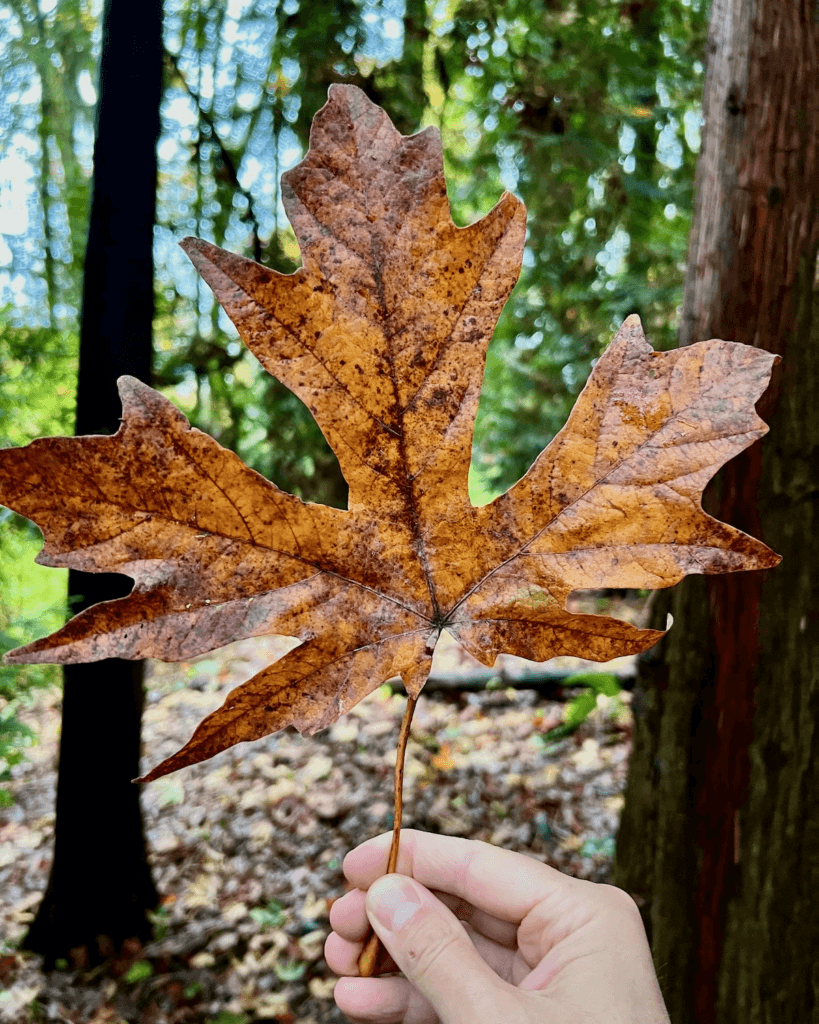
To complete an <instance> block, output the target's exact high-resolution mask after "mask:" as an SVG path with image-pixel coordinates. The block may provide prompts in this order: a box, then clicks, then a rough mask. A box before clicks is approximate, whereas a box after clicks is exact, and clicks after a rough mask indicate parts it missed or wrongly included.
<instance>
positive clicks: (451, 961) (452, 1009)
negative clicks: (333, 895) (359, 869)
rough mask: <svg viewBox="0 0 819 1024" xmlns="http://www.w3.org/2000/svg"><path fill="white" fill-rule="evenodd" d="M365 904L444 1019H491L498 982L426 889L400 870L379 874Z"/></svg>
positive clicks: (499, 996)
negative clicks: (400, 873) (396, 872)
mask: <svg viewBox="0 0 819 1024" xmlns="http://www.w3.org/2000/svg"><path fill="white" fill-rule="evenodd" d="M366 908H367V916H368V917H369V919H370V923H371V924H372V926H373V930H374V931H375V932H376V934H377V935H378V937H379V939H381V941H382V942H383V944H384V945H385V946H386V948H387V950H388V951H389V953H390V955H391V956H392V958H393V960H395V962H396V964H397V965H398V967H399V968H400V970H401V971H402V972H403V974H404V977H405V978H406V979H407V980H408V981H409V982H411V983H412V984H413V985H414V986H415V987H416V988H417V989H418V990H419V991H420V992H421V994H422V995H424V996H426V998H427V999H428V1000H429V1002H430V1003H431V1004H432V1006H433V1008H434V1009H435V1012H436V1013H437V1014H438V1016H439V1018H440V1019H441V1021H442V1022H443V1024H462V1022H469V1024H474V1021H476V1020H487V1021H488V1020H494V1019H495V1017H494V1016H493V1015H492V1013H491V1010H492V1009H493V1008H494V1007H493V1004H500V1003H501V1002H502V1001H503V1000H504V995H505V994H504V993H503V992H502V989H503V987H504V986H503V983H502V982H501V980H500V979H499V978H498V976H497V975H496V974H495V973H494V971H492V970H491V968H490V967H489V966H488V965H487V964H486V963H485V962H484V961H483V960H482V959H481V957H480V955H479V954H478V952H477V950H476V949H475V947H474V946H473V945H472V942H471V940H470V938H469V935H468V933H467V931H466V929H465V928H464V926H463V925H462V924H461V922H460V921H459V920H458V919H457V917H455V915H454V914H453V913H452V911H451V910H449V908H448V907H445V906H444V904H443V903H441V902H440V900H437V899H436V898H435V897H434V896H433V895H432V893H431V892H429V890H427V889H425V888H424V887H423V886H422V885H420V884H419V883H418V882H416V881H415V880H414V879H412V878H408V877H406V876H405V875H395V874H391V875H384V876H383V877H381V878H379V879H377V880H376V881H375V882H373V884H372V885H371V886H370V888H369V890H368V892H367V903H366ZM498 1008H499V1009H500V1006H499V1007H498ZM498 1019H499V1020H501V1019H503V1018H502V1017H500V1016H499V1017H498Z"/></svg>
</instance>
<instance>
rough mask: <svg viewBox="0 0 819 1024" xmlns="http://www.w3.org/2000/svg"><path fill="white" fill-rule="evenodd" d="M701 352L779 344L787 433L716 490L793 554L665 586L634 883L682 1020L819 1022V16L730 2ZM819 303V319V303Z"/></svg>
mask: <svg viewBox="0 0 819 1024" xmlns="http://www.w3.org/2000/svg"><path fill="white" fill-rule="evenodd" d="M708 62H709V63H708V69H707V75H706V82H705V96H704V101H703V107H704V112H705V131H704V135H703V150H702V153H701V156H700V162H699V168H698V173H697V203H696V208H695V216H694V225H693V228H692V235H691V245H690V252H689V263H688V274H687V278H686V294H685V302H684V307H683V323H682V327H681V338H680V341H681V344H688V343H691V342H695V341H699V340H704V339H707V338H712V337H718V338H727V339H730V340H734V341H740V342H744V343H746V344H749V345H758V346H760V347H762V348H766V349H768V350H770V351H774V352H777V353H779V354H780V355H781V356H782V357H783V361H782V363H781V364H780V366H779V367H777V369H776V371H775V374H774V379H773V383H772V386H771V388H770V390H769V391H768V392H767V394H766V395H765V396H763V398H762V400H761V401H760V403H759V412H760V415H762V416H763V418H764V419H766V420H767V422H768V423H769V424H770V427H771V433H770V435H769V436H768V437H767V438H765V439H764V440H763V441H762V442H761V443H757V444H755V445H753V446H752V447H751V448H750V449H748V450H747V451H746V452H745V453H743V455H742V456H740V457H739V458H737V459H734V460H733V462H731V463H729V465H728V466H727V467H726V469H725V471H724V472H723V473H722V474H721V476H720V478H719V480H718V481H717V482H716V484H715V486H714V487H712V488H711V489H710V490H709V492H708V493H707V495H706V506H707V507H708V509H709V511H711V512H712V513H713V514H715V515H717V516H719V518H720V519H724V520H727V521H728V522H730V523H732V524H734V525H736V526H739V527H740V528H742V529H744V530H746V531H748V532H750V533H753V534H754V535H755V536H758V537H761V538H762V539H763V540H765V542H766V543H768V544H769V545H770V546H771V547H773V548H774V550H776V551H778V552H779V553H780V554H781V555H782V556H783V562H782V564H781V565H780V566H779V567H778V568H776V569H774V570H772V571H769V572H765V573H736V574H732V575H730V576H723V577H708V578H707V579H703V578H702V577H697V578H694V579H691V580H688V581H686V583H685V584H684V585H682V586H680V587H679V588H678V589H677V591H676V592H675V593H674V594H673V595H669V594H668V593H667V592H665V593H663V594H660V595H658V597H659V598H660V600H658V602H657V605H656V606H655V610H656V616H655V621H659V620H664V618H665V612H666V611H667V610H669V609H670V610H671V611H672V613H673V615H674V628H673V630H672V632H671V634H670V635H669V637H668V639H667V640H666V641H665V642H664V643H663V644H662V645H661V646H660V647H659V648H657V649H655V651H653V652H650V654H649V655H648V656H647V657H646V658H644V659H642V662H641V666H640V671H639V674H638V681H637V686H636V689H635V696H634V701H633V706H634V710H635V749H634V753H633V756H632V761H631V766H630V774H629V782H628V790H627V794H626V805H625V809H624V813H623V820H622V825H621V830H620V836H619V838H618V846H617V865H616V872H615V880H616V882H617V884H618V885H620V886H622V887H623V888H624V889H626V890H628V891H629V892H631V893H632V894H633V895H635V897H636V898H637V900H638V902H639V903H641V905H642V910H643V913H644V917H645V921H646V925H647V928H648V930H649V934H650V936H651V939H652V948H653V952H654V957H655V963H656V964H657V969H658V973H659V976H660V981H661V984H662V986H663V989H664V993H665V996H666V1001H667V1004H668V1008H669V1012H670V1014H671V1018H672V1020H673V1021H674V1024H694V1022H696V1024H715V1022H719V1024H756V1022H770V1024H781V1022H784V1021H788V1022H790V1021H794V1022H796V1021H799V1022H800V1024H809V1022H811V1021H813V1022H817V1021H819V1000H817V988H818V983H819V969H817V963H819V960H817V950H819V915H817V913H816V892H817V890H819V804H818V803H817V801H816V793H817V791H819V617H817V611H816V609H817V607H819V577H818V576H817V573H816V566H817V565H819V516H818V515H817V496H819V416H818V415H817V396H819V302H817V292H816V255H817V248H819V19H817V15H816V5H815V3H814V2H813V0H714V3H713V6H712V11H711V27H710V31H709V42H708ZM815 314H816V315H815Z"/></svg>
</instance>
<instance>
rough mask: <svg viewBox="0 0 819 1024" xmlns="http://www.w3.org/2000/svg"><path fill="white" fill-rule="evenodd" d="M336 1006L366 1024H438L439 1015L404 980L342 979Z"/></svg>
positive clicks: (338, 985)
mask: <svg viewBox="0 0 819 1024" xmlns="http://www.w3.org/2000/svg"><path fill="white" fill-rule="evenodd" d="M333 997H334V999H335V1001H336V1006H337V1007H338V1008H339V1010H341V1012H342V1013H345V1014H346V1015H347V1016H348V1017H352V1018H353V1019H354V1020H357V1021H364V1022H366V1024H437V1021H438V1016H437V1014H436V1013H435V1011H434V1010H433V1008H432V1006H431V1005H430V1004H429V1002H427V1000H426V999H424V997H423V996H422V995H421V994H420V992H418V991H415V990H413V989H412V987H411V986H410V984H409V982H408V981H407V980H406V979H405V978H341V979H340V980H339V981H338V982H337V983H336V987H335V989H334V991H333Z"/></svg>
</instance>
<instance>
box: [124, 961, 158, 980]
mask: <svg viewBox="0 0 819 1024" xmlns="http://www.w3.org/2000/svg"><path fill="white" fill-rule="evenodd" d="M153 973H154V968H153V964H152V963H151V961H150V960H137V961H136V963H133V964H131V966H130V967H129V968H128V971H127V973H126V975H125V980H126V981H127V982H128V983H129V984H131V985H133V984H134V983H136V982H137V981H145V979H146V978H150V977H151V976H152V975H153Z"/></svg>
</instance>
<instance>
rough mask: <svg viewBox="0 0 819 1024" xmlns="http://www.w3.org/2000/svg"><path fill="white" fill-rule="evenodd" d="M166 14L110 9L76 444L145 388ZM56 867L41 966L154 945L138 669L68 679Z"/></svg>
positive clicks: (155, 9) (78, 578) (93, 587)
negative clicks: (122, 390) (119, 388)
mask: <svg viewBox="0 0 819 1024" xmlns="http://www.w3.org/2000/svg"><path fill="white" fill-rule="evenodd" d="M161 40H162V4H161V0H146V2H144V3H141V4H140V5H139V10H138V12H136V11H135V8H134V7H133V5H132V4H128V3H126V2H125V0H106V5H105V11H104V14H103V44H102V59H101V67H100V88H99V105H98V108H97V134H96V143H95V147H94V182H93V190H92V204H91V218H90V226H89V235H88V248H87V251H86V259H85V275H84V282H83V304H82V323H81V332H80V371H79V382H78V390H77V423H76V432H77V433H78V434H89V433H113V432H115V431H116V430H117V428H118V421H119V417H120V413H121V407H120V404H119V401H118V398H117V392H116V379H117V377H119V376H120V375H121V374H124V373H129V374H133V375H134V376H136V377H139V378H141V379H142V380H148V379H149V378H150V369H151V325H152V320H153V255H152V246H153V225H154V214H155V203H156V141H157V137H158V134H159V100H160V92H161V84H162V49H161ZM130 583H131V581H130V580H129V579H127V578H126V577H124V576H120V575H112V574H101V575H92V574H87V573H76V572H72V573H71V574H70V577H69V592H70V593H71V594H72V595H73V596H77V595H82V600H80V601H79V602H78V603H76V604H74V606H73V608H72V611H73V612H77V611H79V610H80V609H81V608H84V607H87V606H88V605H90V604H95V603H97V602H98V601H102V600H110V599H112V598H114V597H119V596H122V595H123V594H124V593H127V592H128V590H130ZM64 679H65V687H64V695H63V721H62V731H61V737H60V767H59V780H58V785H57V820H56V839H55V850H54V862H53V864H52V869H51V875H50V878H49V882H48V888H47V890H46V893H45V896H44V898H43V901H42V903H41V905H40V908H39V910H38V913H37V916H36V918H35V920H34V922H33V923H32V926H31V929H30V931H29V933H28V935H27V937H26V940H25V945H26V947H27V948H28V949H32V950H35V951H36V952H39V953H42V954H43V955H44V956H45V958H46V964H47V965H53V964H54V962H55V960H57V959H59V958H65V959H67V960H70V961H73V963H74V964H75V965H77V966H87V965H89V964H93V963H95V962H98V961H99V960H101V959H103V958H105V957H108V956H111V955H113V954H114V953H115V952H116V951H117V950H118V949H120V948H121V947H122V945H123V943H124V942H126V941H127V940H129V939H139V940H144V939H146V938H148V937H149V936H150V924H149V921H148V918H147V913H146V912H147V911H148V910H150V909H152V908H153V907H155V906H156V902H157V894H156V890H155V888H154V885H153V881H152V879H151V875H150V869H149V867H148V863H147V858H146V850H145V840H144V836H143V830H142V819H141V815H140V807H139V790H138V789H137V787H136V786H134V785H132V783H131V781H130V780H131V779H133V778H134V777H135V776H137V775H138V774H139V748H140V719H141V713H142V704H143V688H142V663H141V662H128V661H120V660H108V661H102V662H96V663H93V664H89V665H69V666H66V667H65V669H64Z"/></svg>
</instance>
